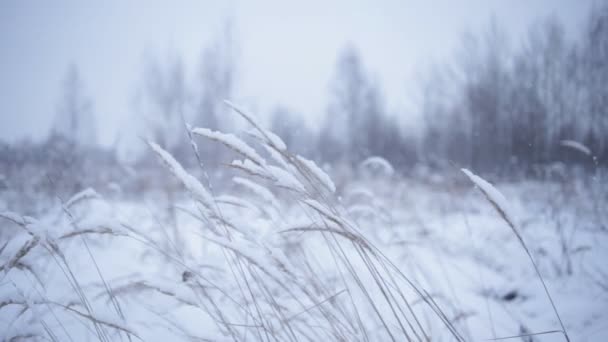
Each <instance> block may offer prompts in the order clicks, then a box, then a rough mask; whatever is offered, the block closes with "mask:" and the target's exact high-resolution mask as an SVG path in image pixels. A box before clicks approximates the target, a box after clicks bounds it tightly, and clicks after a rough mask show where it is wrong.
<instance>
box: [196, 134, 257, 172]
mask: <svg viewBox="0 0 608 342" xmlns="http://www.w3.org/2000/svg"><path fill="white" fill-rule="evenodd" d="M192 133H194V134H197V135H200V136H203V137H207V138H209V139H211V140H215V141H218V142H220V143H222V144H224V145H226V146H228V147H229V148H231V149H232V150H234V151H235V152H237V153H239V154H241V155H242V156H244V157H245V158H248V159H250V160H251V161H253V162H254V163H256V164H258V165H260V166H263V165H265V164H266V161H265V160H264V158H262V157H261V156H260V155H259V154H258V153H257V152H256V151H255V150H254V149H253V148H252V147H251V146H249V145H247V144H246V143H245V142H244V141H242V140H241V139H239V138H237V137H236V136H235V135H234V134H229V133H222V132H218V131H212V130H210V129H207V128H194V129H193V130H192Z"/></svg>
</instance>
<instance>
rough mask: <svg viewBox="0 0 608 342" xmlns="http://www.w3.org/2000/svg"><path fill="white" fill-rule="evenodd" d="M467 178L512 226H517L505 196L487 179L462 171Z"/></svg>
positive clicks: (465, 170)
mask: <svg viewBox="0 0 608 342" xmlns="http://www.w3.org/2000/svg"><path fill="white" fill-rule="evenodd" d="M461 170H462V172H464V174H465V175H467V177H469V179H470V180H471V182H473V183H474V184H475V185H477V187H479V189H480V190H481V192H482V193H483V194H484V195H485V196H486V197H487V198H488V200H489V201H490V202H491V203H492V204H493V205H494V207H495V208H496V210H498V211H499V212H500V213H501V215H504V216H505V219H506V220H507V221H508V223H509V224H510V225H513V226H514V225H515V222H516V221H515V217H514V216H513V214H512V212H513V211H512V210H511V208H510V205H509V202H508V201H507V199H506V198H505V196H504V195H503V194H502V193H501V192H500V191H498V189H496V188H495V187H494V186H493V185H492V184H490V183H489V182H488V181H486V180H485V179H483V178H481V177H479V176H477V175H475V174H474V173H473V172H471V171H469V170H467V169H461Z"/></svg>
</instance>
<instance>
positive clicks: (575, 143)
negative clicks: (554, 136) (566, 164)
mask: <svg viewBox="0 0 608 342" xmlns="http://www.w3.org/2000/svg"><path fill="white" fill-rule="evenodd" d="M560 145H562V146H565V147H569V148H572V149H575V150H577V151H579V152H581V153H583V154H586V155H588V156H591V150H590V149H589V148H588V147H587V146H585V145H583V144H581V143H580V142H578V141H574V140H562V141H561V142H560Z"/></svg>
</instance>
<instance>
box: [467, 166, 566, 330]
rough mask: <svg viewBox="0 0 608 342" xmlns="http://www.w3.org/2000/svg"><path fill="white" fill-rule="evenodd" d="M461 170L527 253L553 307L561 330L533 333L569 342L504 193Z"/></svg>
mask: <svg viewBox="0 0 608 342" xmlns="http://www.w3.org/2000/svg"><path fill="white" fill-rule="evenodd" d="M462 172H464V174H466V175H467V177H468V178H469V179H470V180H471V181H472V182H473V183H474V184H475V185H477V188H478V189H479V190H480V191H481V193H482V194H483V195H484V197H485V198H486V199H487V200H488V202H490V204H491V205H492V207H494V209H496V211H497V212H498V214H499V215H500V217H501V218H502V219H503V220H504V221H505V222H506V223H507V225H508V226H509V227H510V228H511V231H512V232H513V234H514V235H515V236H516V237H517V240H518V241H519V243H520V245H521V246H522V248H523V249H524V251H525V252H526V254H527V255H528V258H529V259H530V262H531V263H532V266H534V271H535V272H536V275H537V276H538V279H539V280H540V282H541V284H542V285H543V289H544V291H545V294H546V295H547V298H548V299H549V302H550V303H551V307H552V308H553V312H554V313H555V317H557V320H558V322H559V324H560V327H561V330H558V331H550V332H540V333H535V334H536V335H540V334H548V333H554V332H560V333H562V334H563V335H564V337H565V338H566V341H568V342H569V341H570V337H569V336H568V332H567V331H566V327H565V326H564V323H563V322H562V318H561V317H560V315H559V312H558V311H557V307H556V306H555V302H554V301H553V298H552V297H551V294H550V293H549V289H548V288H547V284H545V280H544V278H543V276H542V274H541V273H540V270H539V269H538V265H537V264H536V262H535V261H534V258H533V257H532V253H531V252H530V249H529V248H528V246H527V245H526V243H525V242H524V238H523V237H522V235H521V234H520V232H519V229H518V228H517V225H516V223H515V219H514V216H513V214H512V212H511V209H510V208H509V205H508V202H507V199H506V198H505V197H504V195H503V194H502V193H501V192H500V191H498V190H497V189H496V188H495V187H494V186H493V185H492V184H490V183H488V182H487V181H486V180H485V179H483V178H481V177H479V176H477V175H475V174H474V173H472V172H471V171H469V170H467V169H462ZM535 334H527V335H520V336H531V335H535ZM517 337H519V336H517ZM511 338H512V337H511Z"/></svg>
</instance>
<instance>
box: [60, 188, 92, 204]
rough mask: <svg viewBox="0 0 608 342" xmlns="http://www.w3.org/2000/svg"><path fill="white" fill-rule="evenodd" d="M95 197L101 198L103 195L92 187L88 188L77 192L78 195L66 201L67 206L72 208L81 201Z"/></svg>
mask: <svg viewBox="0 0 608 342" xmlns="http://www.w3.org/2000/svg"><path fill="white" fill-rule="evenodd" d="M93 198H101V196H100V195H99V194H98V193H97V192H96V191H95V190H93V189H92V188H86V189H84V190H82V191H81V192H79V193H77V194H76V195H74V196H72V197H71V198H70V199H69V200H68V201H67V202H65V207H66V208H70V207H72V206H74V205H76V204H77V203H79V202H81V201H84V200H89V199H93Z"/></svg>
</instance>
